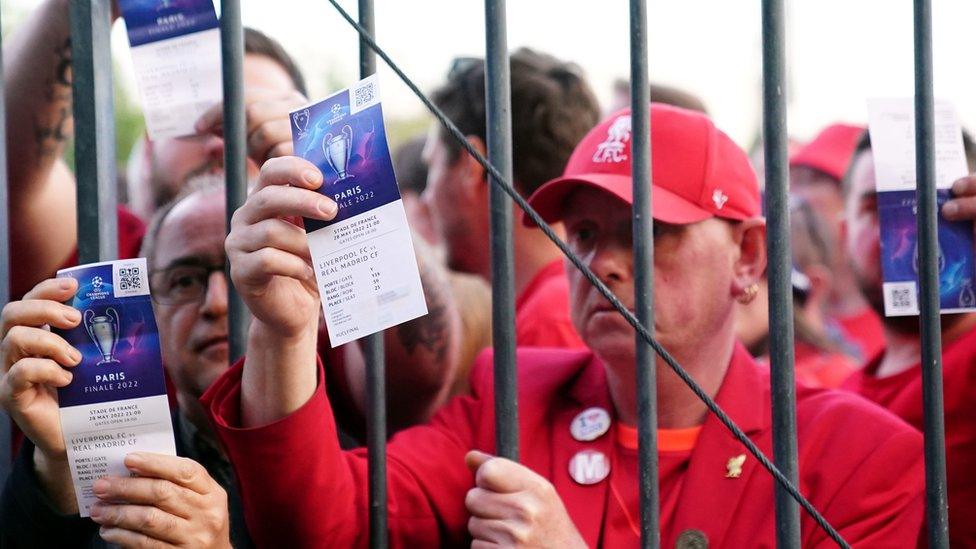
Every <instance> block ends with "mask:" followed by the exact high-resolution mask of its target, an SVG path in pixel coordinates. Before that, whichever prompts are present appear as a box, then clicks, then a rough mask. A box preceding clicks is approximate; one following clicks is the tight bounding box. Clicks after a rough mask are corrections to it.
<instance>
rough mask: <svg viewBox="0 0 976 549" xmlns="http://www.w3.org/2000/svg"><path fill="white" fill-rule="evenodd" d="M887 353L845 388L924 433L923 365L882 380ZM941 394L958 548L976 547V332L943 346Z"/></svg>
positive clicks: (951, 514) (951, 522) (953, 536)
mask: <svg viewBox="0 0 976 549" xmlns="http://www.w3.org/2000/svg"><path fill="white" fill-rule="evenodd" d="M882 357H883V355H879V356H878V357H876V358H875V359H874V360H872V361H871V362H869V363H868V364H867V365H866V366H865V367H864V368H863V369H862V370H860V371H858V372H855V373H854V375H852V376H851V377H850V378H849V379H848V380H847V381H846V382H844V385H843V388H845V389H848V390H851V391H854V392H856V393H858V394H860V395H861V396H863V397H865V398H867V399H869V400H872V401H874V402H876V403H878V404H880V405H881V406H884V407H885V408H887V409H888V410H891V411H892V412H893V413H895V414H896V415H898V416H900V417H901V418H902V419H904V420H905V421H907V422H908V423H910V424H912V425H914V426H915V427H916V428H917V429H919V430H922V428H923V419H922V367H921V365H920V364H915V365H913V366H912V367H911V368H909V369H908V370H905V371H904V372H901V373H898V374H895V375H893V376H889V377H884V378H878V377H876V375H875V374H876V372H877V370H878V366H879V365H880V364H881V359H882ZM942 395H943V406H944V413H945V415H944V417H945V434H946V477H947V484H948V488H949V538H950V545H952V546H953V547H976V330H973V331H971V332H969V333H968V334H965V335H964V336H962V337H960V338H959V339H957V340H955V341H953V342H952V343H949V344H948V345H945V346H944V347H943V348H942Z"/></svg>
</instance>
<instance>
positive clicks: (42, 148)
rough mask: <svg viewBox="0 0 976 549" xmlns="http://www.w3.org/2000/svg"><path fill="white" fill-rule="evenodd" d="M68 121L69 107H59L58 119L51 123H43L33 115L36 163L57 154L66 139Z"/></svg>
mask: <svg viewBox="0 0 976 549" xmlns="http://www.w3.org/2000/svg"><path fill="white" fill-rule="evenodd" d="M70 122H71V108H70V107H61V109H60V111H59V113H58V119H57V120H56V121H55V122H54V124H52V125H45V124H44V123H43V121H42V120H40V118H39V117H37V116H34V142H35V143H36V144H37V152H38V158H37V162H38V163H40V162H41V161H43V160H44V159H46V158H49V157H51V156H54V155H56V154H58V149H59V147H60V146H61V144H62V143H64V142H65V140H67V139H68V132H67V131H66V128H67V126H68V124H69V123H70Z"/></svg>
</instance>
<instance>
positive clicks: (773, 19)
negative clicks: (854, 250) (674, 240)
mask: <svg viewBox="0 0 976 549" xmlns="http://www.w3.org/2000/svg"><path fill="white" fill-rule="evenodd" d="M762 23H763V135H764V141H765V155H766V208H767V210H766V220H767V223H768V225H767V232H766V242H767V244H768V248H769V251H768V257H769V270H768V273H769V342H770V349H769V358H770V363H771V365H772V367H771V376H770V378H771V379H770V382H771V385H772V393H773V395H772V400H773V413H772V416H773V457H774V461H775V463H776V466H777V467H778V468H779V470H780V471H782V472H783V474H784V475H785V476H786V478H788V479H789V480H790V481H791V482H793V484H794V485H795V484H796V482H797V469H798V468H797V449H796V385H795V382H794V376H793V288H792V282H791V277H790V273H791V272H792V270H793V261H792V254H791V252H790V211H789V188H788V179H787V178H788V172H787V170H788V168H787V163H786V139H787V135H786V102H785V93H784V89H783V88H784V87H785V78H784V76H785V65H786V63H785V55H784V51H785V48H784V41H785V36H784V35H785V32H784V6H783V0H763V3H762ZM776 545H777V547H799V546H800V508H799V506H798V505H797V502H796V500H794V499H793V498H792V497H790V495H789V493H787V492H786V490H784V489H783V488H782V487H780V486H779V485H777V486H776Z"/></svg>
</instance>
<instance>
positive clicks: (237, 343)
mask: <svg viewBox="0 0 976 549" xmlns="http://www.w3.org/2000/svg"><path fill="white" fill-rule="evenodd" d="M220 14H221V15H220V53H221V58H222V66H223V82H224V176H225V178H226V182H227V188H226V189H225V193H226V197H227V232H228V233H229V232H230V220H231V217H232V216H233V215H234V211H235V210H237V208H239V207H240V206H241V205H242V204H244V201H245V200H246V199H247V141H246V139H247V137H246V133H245V128H246V122H245V120H244V29H243V27H242V26H241V3H240V0H221V2H220ZM225 272H226V275H227V292H228V295H227V299H228V323H229V324H228V330H229V333H228V338H229V340H230V360H231V362H233V361H235V360H237V359H239V358H240V357H242V356H244V350H245V347H246V345H247V315H248V312H247V308H246V307H245V306H244V300H242V299H241V296H240V295H239V294H238V293H237V291H236V290H235V289H234V284H233V282H232V281H231V278H230V264H229V263H228V264H227V266H226V267H225Z"/></svg>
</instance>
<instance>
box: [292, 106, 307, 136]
mask: <svg viewBox="0 0 976 549" xmlns="http://www.w3.org/2000/svg"><path fill="white" fill-rule="evenodd" d="M292 121H293V122H294V123H295V128H296V129H298V138H299V139H301V138H303V137H305V136H306V135H307V134H308V109H305V110H303V111H302V112H296V113H295V115H294V116H292Z"/></svg>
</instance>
